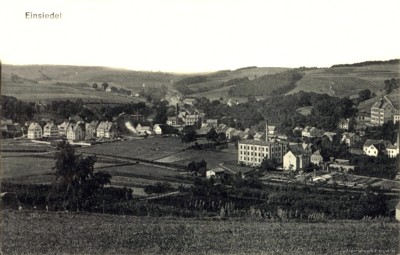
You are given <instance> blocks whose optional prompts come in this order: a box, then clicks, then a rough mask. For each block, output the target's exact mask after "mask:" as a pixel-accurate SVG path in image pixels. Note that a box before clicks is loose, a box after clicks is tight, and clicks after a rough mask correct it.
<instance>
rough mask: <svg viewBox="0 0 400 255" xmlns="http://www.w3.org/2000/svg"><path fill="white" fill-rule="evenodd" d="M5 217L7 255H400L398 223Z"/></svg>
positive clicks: (4, 251)
mask: <svg viewBox="0 0 400 255" xmlns="http://www.w3.org/2000/svg"><path fill="white" fill-rule="evenodd" d="M1 214H2V230H1V231H2V232H3V233H5V234H3V235H1V242H0V243H1V253H2V254H28V253H29V254H353V253H354V254H357V253H360V254H364V253H368V254H396V252H397V251H398V240H399V231H398V230H399V229H398V224H397V223H394V222H389V223H388V222H378V221H376V222H375V221H332V222H327V223H304V222H303V223H301V222H286V223H281V222H264V221H251V220H233V221H232V220H226V221H222V220H197V219H180V218H146V217H143V218H140V217H139V218H138V217H128V216H112V215H101V214H92V215H90V214H68V213H42V212H38V213H33V212H14V211H3V212H2V213H1Z"/></svg>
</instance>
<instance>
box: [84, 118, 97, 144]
mask: <svg viewBox="0 0 400 255" xmlns="http://www.w3.org/2000/svg"><path fill="white" fill-rule="evenodd" d="M98 126H99V122H98V121H97V120H94V121H92V122H90V123H86V124H85V140H91V139H94V138H96V131H97V127H98Z"/></svg>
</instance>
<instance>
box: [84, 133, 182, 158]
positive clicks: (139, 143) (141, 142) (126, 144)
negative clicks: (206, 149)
mask: <svg viewBox="0 0 400 255" xmlns="http://www.w3.org/2000/svg"><path fill="white" fill-rule="evenodd" d="M186 147H187V145H186V144H184V143H182V142H181V140H180V139H178V138H172V137H165V138H155V137H152V138H145V139H137V140H127V141H121V142H114V143H105V144H100V145H95V146H90V147H85V148H81V149H79V151H80V152H84V153H91V154H94V153H96V154H105V155H114V156H119V157H129V158H140V159H146V160H156V159H160V158H164V157H167V156H170V155H172V154H175V153H178V152H180V151H182V150H184V149H186Z"/></svg>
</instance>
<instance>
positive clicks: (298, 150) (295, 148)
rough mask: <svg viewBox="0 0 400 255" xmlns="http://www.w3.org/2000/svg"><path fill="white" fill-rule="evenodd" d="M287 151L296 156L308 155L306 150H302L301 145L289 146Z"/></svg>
mask: <svg viewBox="0 0 400 255" xmlns="http://www.w3.org/2000/svg"><path fill="white" fill-rule="evenodd" d="M289 151H291V152H292V153H293V154H294V155H296V156H298V155H306V154H309V153H308V152H307V151H306V150H304V148H303V145H302V144H289Z"/></svg>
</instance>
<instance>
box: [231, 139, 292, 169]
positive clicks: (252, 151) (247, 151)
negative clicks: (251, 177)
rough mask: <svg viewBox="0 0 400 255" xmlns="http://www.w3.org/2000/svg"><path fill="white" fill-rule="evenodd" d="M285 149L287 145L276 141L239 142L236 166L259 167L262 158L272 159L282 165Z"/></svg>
mask: <svg viewBox="0 0 400 255" xmlns="http://www.w3.org/2000/svg"><path fill="white" fill-rule="evenodd" d="M287 148H288V144H287V143H283V142H278V141H261V140H260V141H256V140H245V141H239V142H238V164H244V165H247V166H260V165H261V162H262V161H263V159H264V158H267V159H272V158H274V159H276V161H277V162H278V163H282V161H283V156H284V154H285V153H286V149H287Z"/></svg>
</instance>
